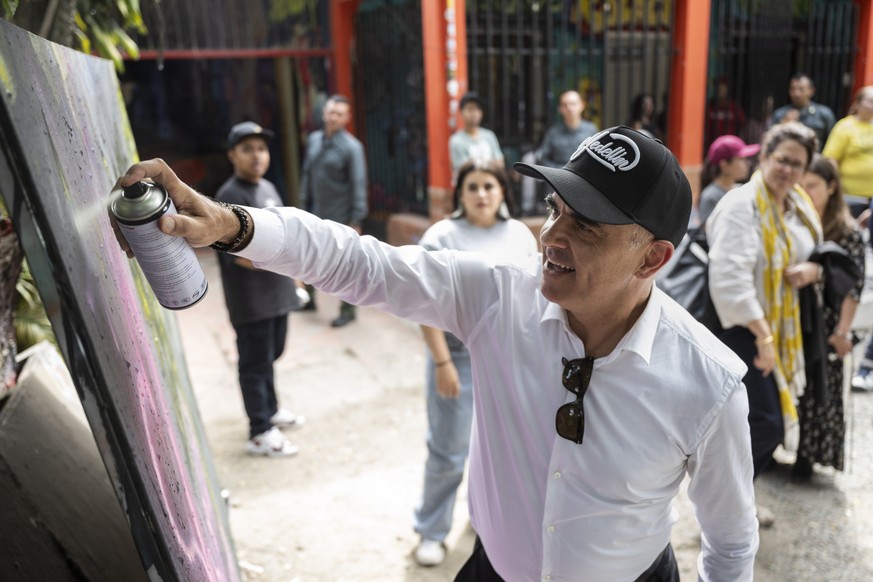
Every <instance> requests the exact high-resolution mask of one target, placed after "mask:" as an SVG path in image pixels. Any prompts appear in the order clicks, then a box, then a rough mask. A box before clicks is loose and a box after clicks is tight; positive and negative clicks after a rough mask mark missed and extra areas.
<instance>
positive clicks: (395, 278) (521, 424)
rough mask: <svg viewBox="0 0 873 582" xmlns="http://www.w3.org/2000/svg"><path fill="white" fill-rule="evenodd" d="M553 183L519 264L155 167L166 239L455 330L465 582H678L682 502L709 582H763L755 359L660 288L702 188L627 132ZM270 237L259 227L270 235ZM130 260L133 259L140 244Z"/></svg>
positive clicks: (585, 149)
mask: <svg viewBox="0 0 873 582" xmlns="http://www.w3.org/2000/svg"><path fill="white" fill-rule="evenodd" d="M516 169H517V170H518V171H520V172H522V173H524V174H527V175H531V176H534V177H536V178H539V179H543V180H546V181H547V182H548V183H549V184H550V185H551V187H552V188H554V191H555V192H554V193H553V194H551V195H550V196H549V207H550V214H549V216H548V220H547V221H546V223H545V225H544V226H543V229H542V232H541V234H540V240H541V242H542V245H543V253H542V254H541V255H536V256H533V257H531V258H530V259H528V260H525V261H524V262H522V263H519V264H501V263H494V262H492V261H489V260H488V259H487V258H486V257H484V256H480V255H477V254H475V253H457V252H453V251H428V250H425V249H424V248H422V247H417V246H410V247H400V248H398V247H392V246H390V245H387V244H384V243H381V242H379V241H377V240H375V239H373V238H372V237H358V236H357V234H356V233H355V232H354V231H352V230H351V229H347V228H343V227H341V226H338V225H335V224H330V223H324V222H322V221H319V220H318V219H317V218H315V217H313V216H311V215H308V214H306V213H305V212H302V211H300V210H297V209H284V208H283V209H272V210H260V209H253V208H243V209H236V210H239V211H241V212H242V213H244V216H245V219H244V220H243V219H240V218H239V217H238V216H237V215H236V214H235V213H234V212H231V211H229V210H227V209H223V208H218V207H216V206H215V205H214V204H213V203H212V202H210V201H209V200H208V199H206V198H204V197H202V196H199V195H198V194H196V193H195V192H194V191H193V190H191V189H190V188H188V187H187V186H185V185H184V184H182V183H181V182H180V181H179V180H178V178H176V176H175V175H174V174H173V173H172V171H171V170H170V169H169V167H167V166H166V164H164V163H163V162H161V161H158V160H152V161H147V162H142V163H140V164H137V165H135V166H133V167H132V168H131V169H130V170H129V171H128V172H127V174H125V176H124V177H123V178H122V179H121V180H120V185H121V186H125V185H127V184H130V183H132V182H133V181H135V180H138V179H143V178H147V177H148V178H154V179H155V180H156V181H159V182H161V183H162V184H164V185H165V186H166V187H167V189H168V191H169V192H170V195H171V196H172V197H173V200H174V201H175V203H176V206H177V208H178V209H179V212H180V213H181V216H176V217H164V218H162V219H161V222H160V223H159V226H160V228H161V230H162V231H163V232H165V233H167V234H170V235H174V236H182V237H185V238H186V240H187V241H188V242H189V243H190V244H192V245H193V246H203V245H207V244H210V243H214V242H216V241H218V242H219V243H228V244H230V247H231V248H230V249H229V252H232V253H237V254H238V255H239V256H244V257H247V258H249V259H251V260H252V261H254V263H255V264H256V265H258V266H259V267H261V268H265V269H271V270H275V271H277V272H280V273H284V274H286V275H290V276H296V277H302V278H303V279H306V280H310V281H313V282H314V283H316V284H317V285H319V286H321V287H322V288H324V289H326V290H328V291H330V292H332V293H335V294H337V295H339V296H341V297H343V298H345V299H346V300H347V301H350V302H354V303H359V304H363V305H371V306H375V307H378V308H381V309H384V310H386V311H388V312H390V313H393V314H395V315H397V316H399V317H403V318H407V319H411V320H413V321H415V322H417V323H423V324H426V325H430V326H434V327H438V328H441V329H444V330H447V331H450V332H451V333H453V334H455V335H456V336H457V337H458V338H460V339H461V340H462V341H463V342H464V343H465V344H466V345H467V346H468V348H469V349H470V353H471V357H472V363H473V385H474V387H473V390H474V398H475V403H476V405H475V411H474V421H473V438H472V442H471V446H470V472H469V509H470V519H471V522H472V525H473V528H474V529H475V530H476V533H477V534H478V537H477V542H476V547H475V549H474V553H473V555H472V556H471V557H470V559H469V561H468V562H467V563H466V564H465V565H464V567H463V568H462V569H461V571H460V572H459V573H458V576H457V578H456V580H460V581H473V580H475V581H477V582H482V581H486V582H487V581H497V580H503V579H506V580H597V581H598V582H603V581H612V580H670V581H678V580H679V573H678V568H677V566H676V562H675V559H674V557H673V552H672V549H671V548H670V545H669V542H670V529H671V526H672V524H673V522H674V521H675V511H674V509H673V499H674V498H675V496H676V495H677V494H678V492H679V486H680V484H681V483H682V481H683V479H684V478H685V477H686V475H687V476H690V484H689V487H688V495H689V497H690V498H691V501H692V503H693V505H694V508H695V512H696V517H697V519H698V521H699V523H700V525H701V529H702V535H701V546H702V548H701V557H700V559H699V560H698V568H699V572H700V577H701V579H703V580H751V579H752V574H753V562H754V556H755V552H756V550H757V547H758V525H757V522H756V519H755V498H754V489H753V487H752V457H751V445H750V439H749V426H748V421H747V419H746V417H747V414H748V400H747V398H746V393H745V389H744V387H743V384H742V381H741V379H742V377H743V374H744V372H745V366H744V365H743V364H742V362H741V361H740V360H739V358H737V356H736V355H734V354H733V353H732V352H731V351H730V350H728V349H727V348H726V347H725V346H724V345H722V344H721V343H720V342H719V341H718V340H717V339H715V337H714V336H713V335H712V334H711V333H709V331H707V330H706V329H705V328H704V327H703V326H702V325H700V324H699V323H698V322H697V321H696V320H694V319H693V318H692V317H691V316H690V315H689V314H688V313H687V312H686V311H685V310H683V309H682V308H681V307H679V306H678V305H677V304H676V303H675V302H673V301H672V300H671V299H669V298H668V297H667V296H666V295H665V294H664V293H663V292H662V291H660V290H659V289H657V287H655V285H654V283H653V281H654V277H655V275H656V273H657V272H658V270H659V269H661V268H662V267H663V266H664V265H665V263H667V261H669V260H670V258H671V257H672V255H673V251H674V247H675V246H676V245H677V244H678V243H679V241H680V240H681V239H682V237H683V235H684V233H685V227H686V225H687V224H688V216H689V214H690V211H691V188H690V186H689V184H688V180H687V179H686V178H685V175H684V173H683V172H682V169H681V168H680V167H679V164H678V162H677V161H676V158H675V157H674V156H673V155H672V154H671V153H670V152H669V151H668V150H667V148H665V147H664V146H663V145H662V144H661V143H660V142H657V141H655V140H653V139H650V138H648V137H645V136H643V135H642V134H641V133H639V132H636V131H634V130H632V129H629V128H626V127H615V128H611V129H608V130H605V131H602V132H600V133H598V134H596V135H594V136H592V137H591V138H589V139H587V140H585V142H583V143H582V144H581V145H580V146H579V148H578V149H577V150H576V152H575V153H574V154H573V156H572V157H571V159H570V161H569V162H567V164H566V165H565V166H564V167H563V168H547V167H540V166H532V165H516ZM252 224H254V225H255V227H254V229H253V230H252V228H251V225H252ZM120 243H121V246H122V248H123V249H125V250H127V248H128V247H127V245H126V243H125V242H124V241H123V240H121V241H120Z"/></svg>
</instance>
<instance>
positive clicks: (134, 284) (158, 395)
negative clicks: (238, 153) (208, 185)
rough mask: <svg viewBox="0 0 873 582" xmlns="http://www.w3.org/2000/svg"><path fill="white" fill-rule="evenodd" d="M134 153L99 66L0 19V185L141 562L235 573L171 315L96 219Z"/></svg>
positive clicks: (174, 571) (109, 72)
mask: <svg viewBox="0 0 873 582" xmlns="http://www.w3.org/2000/svg"><path fill="white" fill-rule="evenodd" d="M135 157H136V151H135V145H134V141H133V136H132V133H131V131H130V125H129V123H128V120H127V116H126V113H125V111H124V106H123V102H122V98H121V93H120V91H119V85H118V80H117V78H116V75H115V72H114V70H113V67H112V64H111V63H110V62H108V61H103V60H101V59H97V58H94V57H90V56H87V55H84V54H82V53H78V52H75V51H72V50H69V49H66V48H63V47H60V46H57V45H54V44H51V43H49V42H47V41H45V40H43V39H41V38H38V37H36V36H33V35H31V34H29V33H27V32H25V31H23V30H21V29H18V28H16V27H14V26H12V25H11V24H9V23H7V22H6V21H3V20H0V193H2V196H3V199H4V201H5V204H6V207H7V209H8V211H9V213H10V215H11V217H12V221H13V223H14V225H15V228H16V229H17V231H18V235H19V238H20V240H21V243H22V246H23V247H24V251H25V255H26V257H27V259H28V261H29V263H30V265H31V268H32V271H33V274H34V278H35V279H36V282H37V285H38V287H39V291H40V295H41V297H42V299H43V302H44V303H45V307H46V311H47V313H48V315H49V317H50V319H51V322H52V326H53V328H54V331H55V335H56V336H57V339H58V344H59V346H60V348H61V351H62V352H63V355H64V358H65V360H66V362H67V366H68V367H69V370H70V373H71V375H72V377H73V379H74V381H75V383H76V387H77V390H78V392H79V397H80V398H81V400H82V404H83V407H84V410H85V413H86V415H87V417H88V421H89V424H90V425H91V429H92V431H93V433H94V437H95V440H96V442H97V446H98V448H99V450H100V453H101V456H102V457H103V462H104V464H105V465H106V468H107V470H108V473H109V478H110V480H111V482H112V485H113V487H114V488H115V491H116V495H117V497H118V499H119V502H120V503H121V506H122V509H123V510H124V512H125V514H126V515H127V518H128V520H129V522H130V526H131V531H132V533H133V538H134V542H135V543H136V546H137V548H138V550H139V553H140V556H141V558H142V562H143V566H144V569H145V571H146V572H147V573H148V575H149V577H150V579H151V580H185V581H189V580H191V581H194V580H229V581H235V580H239V579H240V575H239V571H238V569H237V566H236V558H235V554H234V548H233V543H232V541H231V537H230V533H229V527H228V522H227V515H226V506H225V503H224V501H223V499H222V497H221V495H220V492H219V487H218V482H217V477H216V473H215V469H214V466H213V463H212V460H211V457H210V453H209V448H208V445H207V442H206V438H205V434H204V431H203V427H202V425H201V422H200V417H199V412H198V410H197V406H196V403H195V400H194V394H193V392H192V389H191V384H190V380H189V377H188V371H187V368H186V366H185V358H184V354H183V348H182V343H181V340H180V337H179V333H178V329H177V327H176V318H175V317H176V316H175V314H174V312H171V311H168V310H166V309H164V308H163V307H161V306H160V305H159V304H158V303H157V301H156V300H155V298H154V296H153V294H152V292H151V290H150V288H149V285H148V283H147V282H146V280H145V278H144V276H143V275H142V272H141V271H140V269H139V267H138V266H137V264H136V262H135V261H130V260H128V259H127V257H126V256H125V255H124V253H122V252H121V250H120V249H119V248H118V244H117V243H116V241H115V238H114V236H113V234H112V231H111V229H110V227H109V223H108V218H107V208H106V203H107V200H108V197H109V192H110V190H111V189H112V186H113V184H114V181H115V179H116V178H117V177H118V176H120V175H121V174H122V173H123V172H124V171H125V170H126V169H127V167H128V166H129V165H130V164H131V163H132V162H133V161H134V160H135ZM59 478H62V476H59Z"/></svg>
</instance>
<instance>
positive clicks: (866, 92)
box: [822, 85, 873, 218]
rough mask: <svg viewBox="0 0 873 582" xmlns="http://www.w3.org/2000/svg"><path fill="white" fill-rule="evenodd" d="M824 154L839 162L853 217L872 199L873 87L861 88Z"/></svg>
mask: <svg viewBox="0 0 873 582" xmlns="http://www.w3.org/2000/svg"><path fill="white" fill-rule="evenodd" d="M822 154H824V155H825V157H828V158H831V159H832V160H834V161H835V162H836V163H837V167H838V168H839V170H840V179H841V180H842V183H843V189H844V191H845V196H844V197H845V199H846V203H847V204H848V205H849V210H850V211H851V212H852V216H854V217H855V218H857V217H858V215H860V214H861V213H862V212H863V211H864V210H866V209H867V208H868V207H869V206H870V200H871V198H873V85H867V86H866V87H861V89H859V90H858V92H857V93H856V94H855V101H854V102H853V104H852V107H851V108H850V109H849V114H848V115H847V116H846V117H844V118H842V119H841V120H839V121H838V122H837V124H836V125H835V126H834V129H833V130H832V131H831V134H830V136H829V137H828V141H827V143H826V144H825V147H824V150H822Z"/></svg>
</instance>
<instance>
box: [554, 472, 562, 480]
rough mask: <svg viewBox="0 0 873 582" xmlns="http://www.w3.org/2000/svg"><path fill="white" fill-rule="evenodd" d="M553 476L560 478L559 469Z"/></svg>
mask: <svg viewBox="0 0 873 582" xmlns="http://www.w3.org/2000/svg"><path fill="white" fill-rule="evenodd" d="M554 477H555V479H560V478H561V472H560V471H555V474H554Z"/></svg>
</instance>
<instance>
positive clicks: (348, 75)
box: [330, 0, 361, 135]
mask: <svg viewBox="0 0 873 582" xmlns="http://www.w3.org/2000/svg"><path fill="white" fill-rule="evenodd" d="M360 2H361V0H330V36H331V39H333V43H332V45H333V46H332V49H333V59H332V60H333V63H332V65H333V68H332V71H331V72H332V73H333V74H332V76H331V81H332V88H331V90H330V92H331V93H339V94H341V95H345V96H346V97H348V98H349V99H351V100H352V101H354V90H353V89H354V86H353V83H352V45H353V44H354V41H355V14H356V13H357V11H358V4H360ZM354 109H355V108H354V103H353V104H352V111H354ZM349 125H350V127H349V128H348V129H349V132H351V133H352V134H355V135H357V133H358V132H357V127H358V124H357V123H356V119H355V118H354V116H353V117H352V121H351V123H350V124H349Z"/></svg>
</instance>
